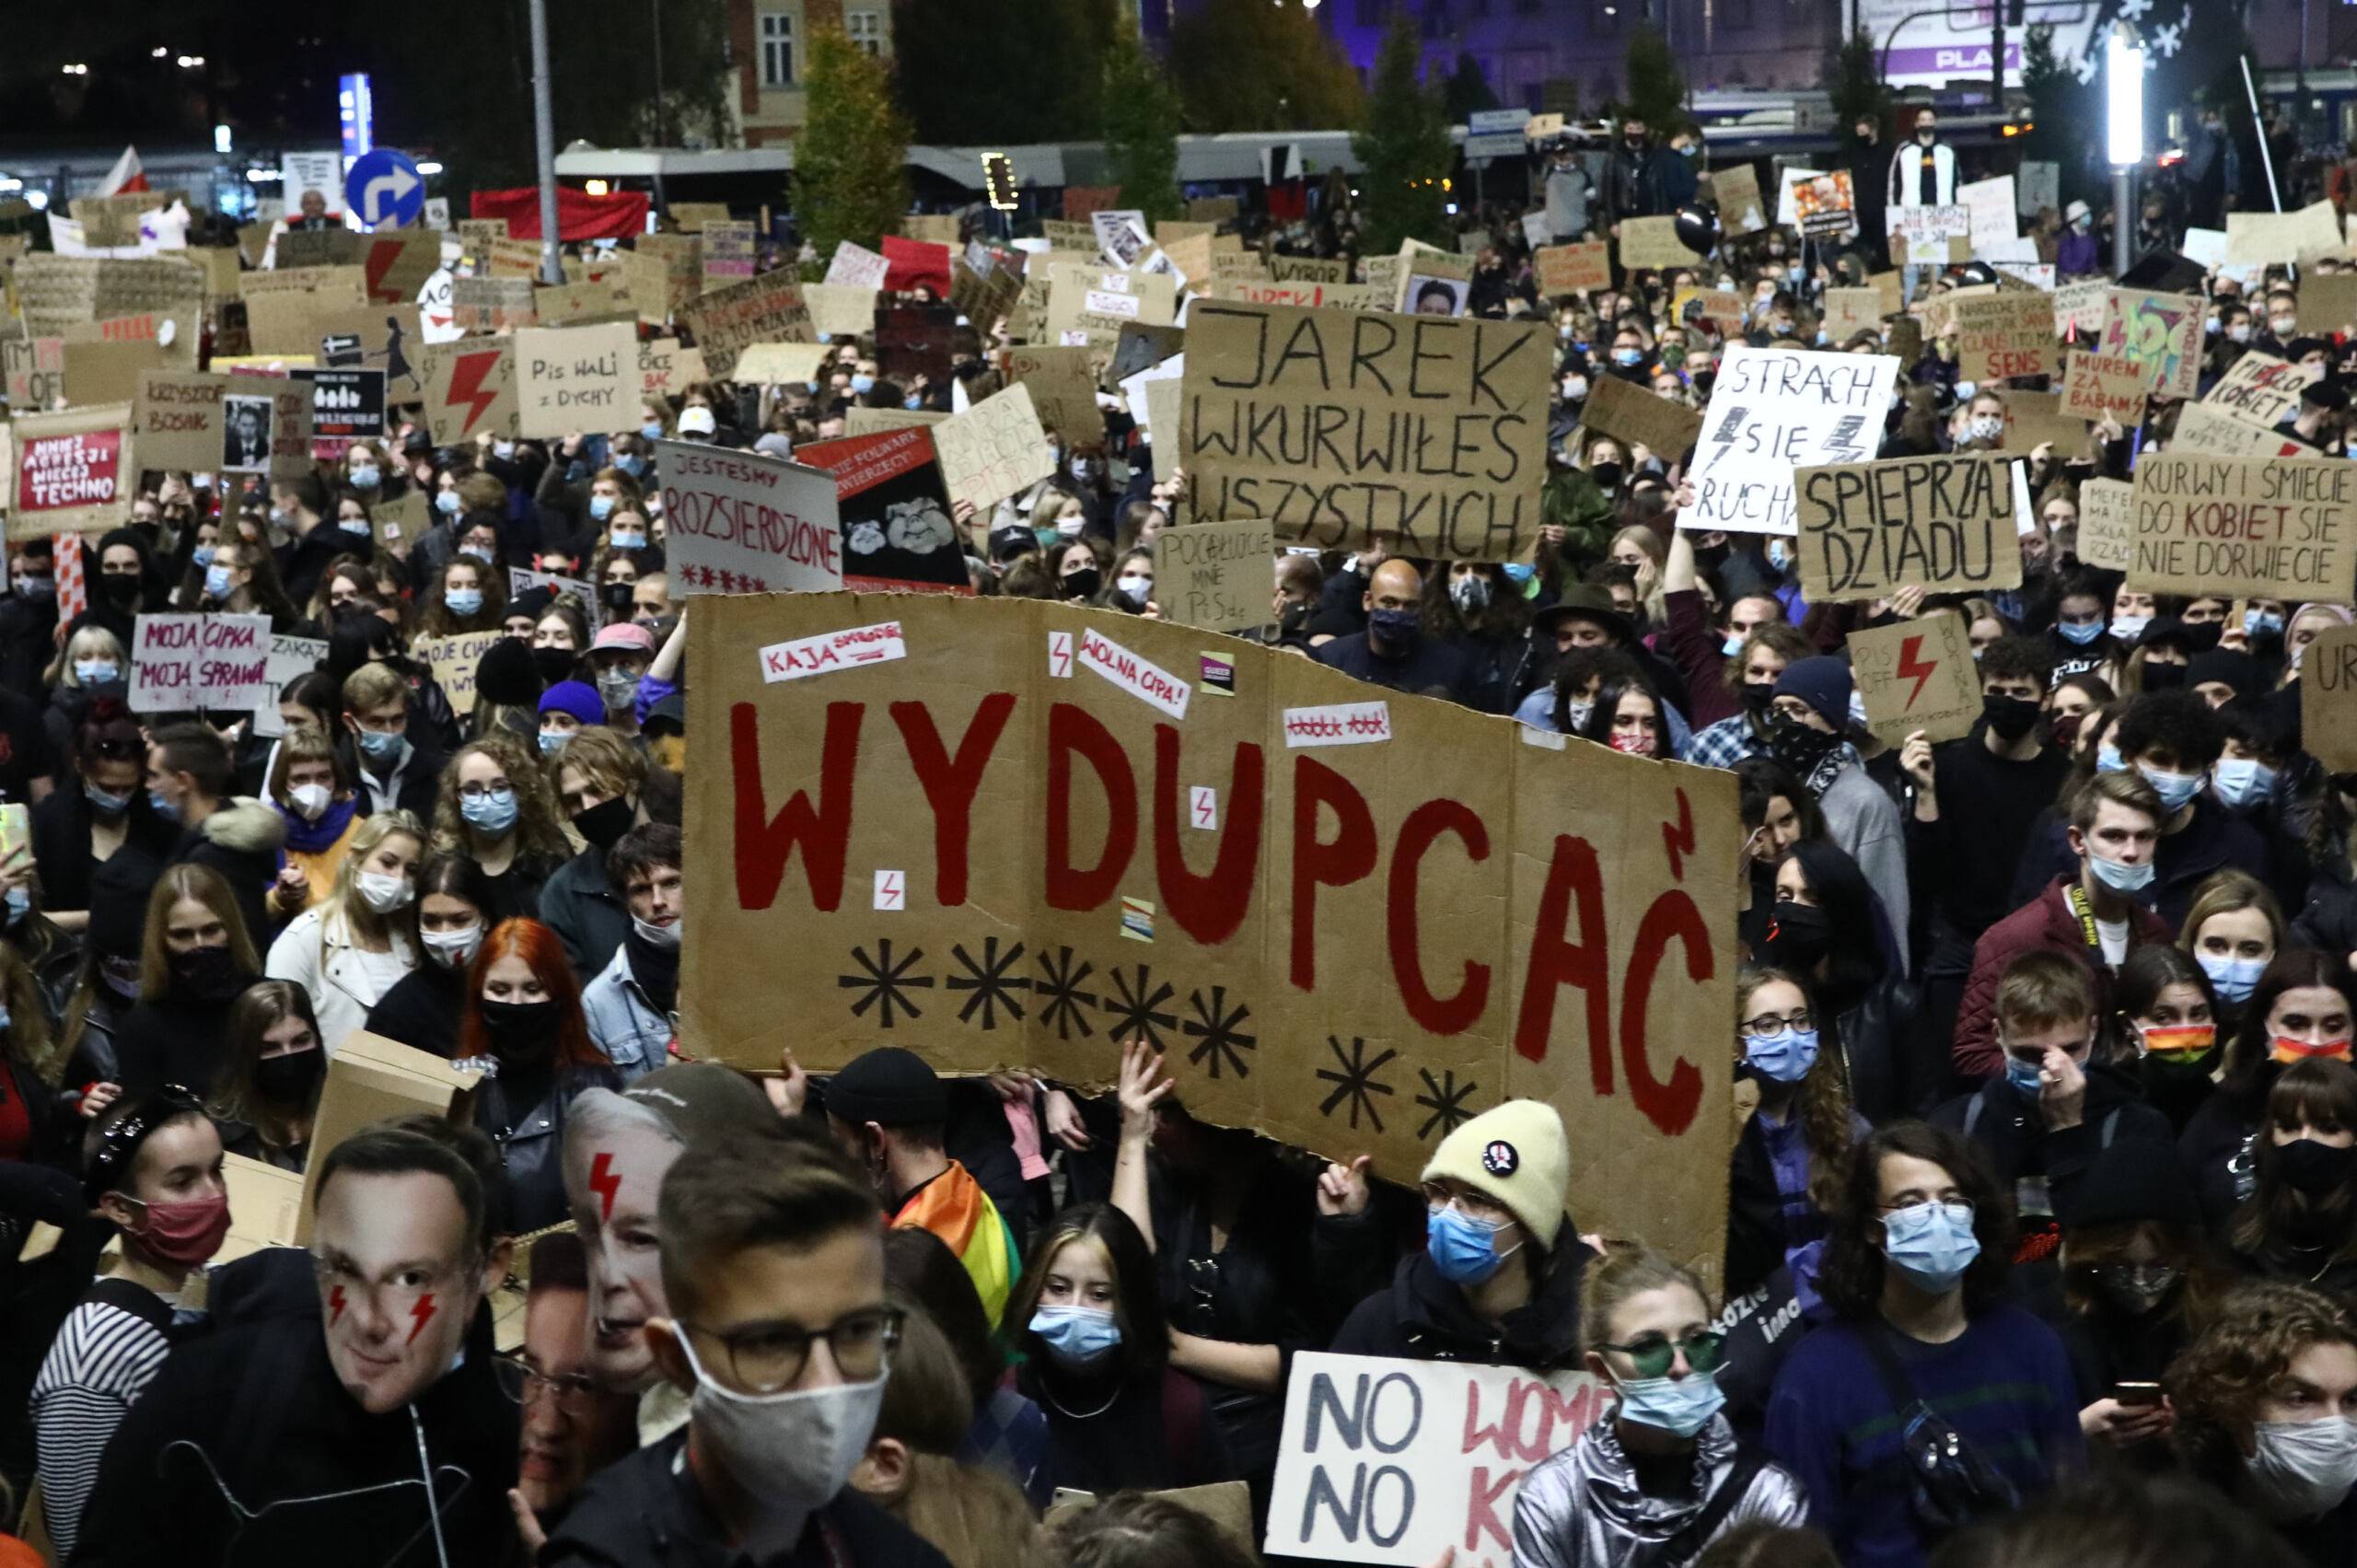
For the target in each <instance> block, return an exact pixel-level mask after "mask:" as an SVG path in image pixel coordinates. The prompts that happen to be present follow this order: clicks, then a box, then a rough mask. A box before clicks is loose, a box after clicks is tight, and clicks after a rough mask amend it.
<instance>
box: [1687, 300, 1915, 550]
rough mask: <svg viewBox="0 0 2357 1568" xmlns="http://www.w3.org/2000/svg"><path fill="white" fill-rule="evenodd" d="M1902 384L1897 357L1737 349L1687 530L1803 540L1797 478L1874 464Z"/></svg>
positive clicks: (1716, 390) (1704, 439)
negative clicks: (1797, 473)
mask: <svg viewBox="0 0 2357 1568" xmlns="http://www.w3.org/2000/svg"><path fill="white" fill-rule="evenodd" d="M1897 378H1898V359H1897V358H1895V357H1894V356H1892V355H1889V354H1813V353H1807V352H1804V351H1802V350H1799V349H1788V348H1750V347H1747V346H1745V345H1742V344H1736V345H1734V346H1731V347H1729V348H1728V350H1727V351H1726V354H1725V356H1724V358H1723V359H1722V360H1721V361H1720V364H1719V377H1718V380H1717V381H1716V382H1715V383H1714V384H1713V387H1712V389H1711V404H1710V407H1708V408H1707V409H1705V410H1703V412H1702V434H1701V438H1700V439H1699V440H1698V441H1697V442H1696V444H1695V451H1694V468H1693V471H1692V477H1693V481H1694V488H1695V491H1696V494H1697V500H1696V502H1695V504H1694V505H1692V506H1689V507H1688V508H1687V509H1686V510H1685V511H1683V512H1681V513H1680V514H1679V515H1678V527H1680V528H1704V529H1712V528H1724V529H1727V530H1729V531H1731V532H1736V533H1777V534H1790V533H1795V532H1797V531H1798V523H1797V521H1796V519H1795V517H1794V506H1793V470H1794V468H1796V467H1798V468H1813V467H1816V466H1818V465H1820V464H1825V463H1863V462H1864V461H1866V460H1868V459H1871V458H1872V457H1873V456H1874V455H1875V448H1876V447H1879V446H1880V445H1881V443H1882V427H1883V420H1884V418H1885V417H1886V416H1887V414H1888V413H1889V412H1890V393H1891V387H1892V384H1893V383H1894V382H1895V381H1896V380H1897Z"/></svg>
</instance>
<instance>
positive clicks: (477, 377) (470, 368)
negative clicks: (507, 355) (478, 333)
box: [447, 353, 499, 436]
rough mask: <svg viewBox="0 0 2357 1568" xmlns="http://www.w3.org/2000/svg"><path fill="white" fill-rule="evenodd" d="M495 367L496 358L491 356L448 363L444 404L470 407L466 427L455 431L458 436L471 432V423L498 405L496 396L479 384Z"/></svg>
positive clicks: (466, 357) (463, 356) (465, 357)
mask: <svg viewBox="0 0 2357 1568" xmlns="http://www.w3.org/2000/svg"><path fill="white" fill-rule="evenodd" d="M498 363H499V355H498V354H495V353H493V354H461V355H460V356H459V357H458V358H457V359H454V360H452V361H451V362H450V395H449V398H448V400H447V401H449V402H451V403H452V404H454V405H455V404H458V403H466V404H468V405H470V406H469V408H468V412H467V423H466V424H463V425H461V426H459V434H460V435H461V436H463V435H466V434H468V433H469V432H470V431H472V430H473V429H474V427H475V421H476V420H479V419H481V418H482V416H483V413H484V412H485V411H486V410H488V409H489V408H490V407H491V405H492V404H493V403H494V402H497V401H499V394H498V393H497V392H494V391H491V390H489V389H486V388H485V387H484V386H483V384H482V378H483V377H486V376H488V375H490V374H491V372H492V368H493V366H496V365H497V364H498Z"/></svg>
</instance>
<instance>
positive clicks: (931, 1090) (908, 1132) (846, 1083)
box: [822, 1045, 1023, 1327]
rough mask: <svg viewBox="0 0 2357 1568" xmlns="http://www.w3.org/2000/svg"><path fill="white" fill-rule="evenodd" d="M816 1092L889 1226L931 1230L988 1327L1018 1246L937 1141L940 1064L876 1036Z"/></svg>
mask: <svg viewBox="0 0 2357 1568" xmlns="http://www.w3.org/2000/svg"><path fill="white" fill-rule="evenodd" d="M822 1098H823V1099H824V1101H825V1104H826V1108H827V1126H828V1128H829V1129H830V1131H831V1132H833V1133H834V1135H835V1141H836V1142H837V1143H839V1144H842V1146H843V1148H844V1150H845V1152H847V1153H848V1154H850V1155H851V1156H852V1157H853V1159H855V1160H857V1161H858V1162H859V1163H860V1167H861V1168H863V1169H865V1171H866V1172H867V1179H868V1180H869V1181H871V1182H873V1183H874V1184H875V1187H876V1195H877V1197H878V1198H880V1199H882V1200H883V1202H884V1209H885V1213H886V1214H889V1215H890V1216H891V1223H892V1225H893V1226H894V1227H895V1228H899V1227H900V1226H904V1225H907V1226H914V1227H915V1228H917V1229H919V1230H927V1231H931V1232H932V1233H933V1234H934V1235H935V1236H936V1237H940V1238H941V1241H942V1244H943V1245H944V1246H946V1247H947V1248H948V1249H949V1250H950V1251H951V1252H952V1253H954V1254H955V1255H956V1256H957V1259H958V1262H960V1263H962V1264H963V1265H965V1269H966V1272H967V1273H968V1274H969V1275H970V1276H971V1277H972V1279H973V1282H974V1289H975V1291H976V1292H977V1293H979V1294H980V1295H981V1298H982V1310H983V1311H984V1312H986V1313H988V1314H989V1315H990V1319H991V1323H992V1324H993V1327H995V1326H996V1325H997V1323H998V1320H999V1317H1000V1315H1001V1314H1002V1313H1004V1311H1005V1310H1006V1298H1007V1293H1008V1292H1009V1291H1010V1290H1012V1289H1013V1288H1014V1285H1015V1281H1016V1276H1017V1275H1019V1274H1021V1273H1022V1272H1023V1255H1022V1253H1021V1252H1020V1251H1019V1250H1018V1249H1016V1244H1015V1236H1014V1233H1013V1232H1012V1231H1010V1230H1009V1229H1008V1228H1007V1225H1006V1221H1005V1220H1004V1219H1003V1218H1001V1217H1000V1215H999V1211H998V1205H997V1204H995V1203H993V1202H991V1198H990V1194H989V1193H987V1192H985V1191H982V1188H981V1183H980V1182H978V1181H976V1180H975V1179H974V1178H973V1176H972V1175H971V1174H970V1172H969V1171H968V1170H967V1169H966V1167H964V1166H963V1165H961V1164H959V1163H958V1161H956V1160H954V1159H951V1158H950V1157H949V1156H948V1154H947V1153H946V1150H945V1148H944V1147H943V1133H944V1130H945V1128H946V1124H947V1122H948V1121H949V1091H948V1088H947V1086H945V1085H944V1084H943V1083H942V1081H941V1077H940V1074H936V1073H935V1071H934V1070H933V1068H932V1066H931V1065H930V1064H929V1063H926V1061H925V1059H924V1058H923V1057H922V1056H919V1055H918V1054H917V1053H916V1052H915V1051H907V1050H903V1049H902V1048H900V1046H897V1045H887V1046H878V1047H877V1049H876V1050H874V1051H868V1052H866V1053H865V1054H864V1055H862V1056H858V1057H855V1058H853V1061H852V1063H851V1065H849V1066H847V1067H845V1068H844V1069H843V1070H842V1072H840V1073H838V1074H835V1075H834V1077H833V1078H831V1079H830V1080H829V1081H828V1083H827V1085H826V1087H825V1091H824V1094H823V1097H822Z"/></svg>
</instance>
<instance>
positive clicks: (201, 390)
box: [131, 370, 229, 470]
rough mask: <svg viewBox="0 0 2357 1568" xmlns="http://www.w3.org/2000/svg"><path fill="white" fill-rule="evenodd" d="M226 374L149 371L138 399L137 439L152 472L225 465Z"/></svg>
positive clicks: (134, 427) (134, 431)
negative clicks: (223, 415) (223, 414)
mask: <svg viewBox="0 0 2357 1568" xmlns="http://www.w3.org/2000/svg"><path fill="white" fill-rule="evenodd" d="M228 389H229V377H226V376H202V375H198V374H196V373H195V372H193V371H184V370H149V371H147V372H146V373H145V374H144V375H142V376H141V377H139V389H138V394H137V395H136V396H135V397H134V399H133V400H132V404H131V412H132V438H133V440H134V442H135V443H136V445H137V447H138V450H139V458H140V460H141V461H142V462H144V463H146V464H147V465H148V466H149V467H151V468H157V469H190V470H212V469H215V468H217V467H218V466H219V465H220V461H221V450H222V447H221V398H222V394H223V393H225V392H226V391H227V390H228Z"/></svg>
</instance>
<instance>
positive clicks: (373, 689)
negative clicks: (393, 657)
mask: <svg viewBox="0 0 2357 1568" xmlns="http://www.w3.org/2000/svg"><path fill="white" fill-rule="evenodd" d="M408 702H409V682H408V681H406V680H403V679H401V676H400V675H399V674H398V673H397V672H396V671H395V670H394V669H393V668H392V666H390V665H389V664H384V663H381V662H377V661H373V660H372V661H371V662H369V663H367V664H364V665H362V666H361V667H360V668H357V669H355V670H354V671H353V672H352V673H351V674H350V675H347V676H345V677H344V678H343V706H344V709H345V711H346V712H348V713H354V714H356V713H358V712H359V711H360V710H361V709H363V708H374V707H380V706H382V705H383V704H385V703H404V704H405V703H408Z"/></svg>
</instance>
